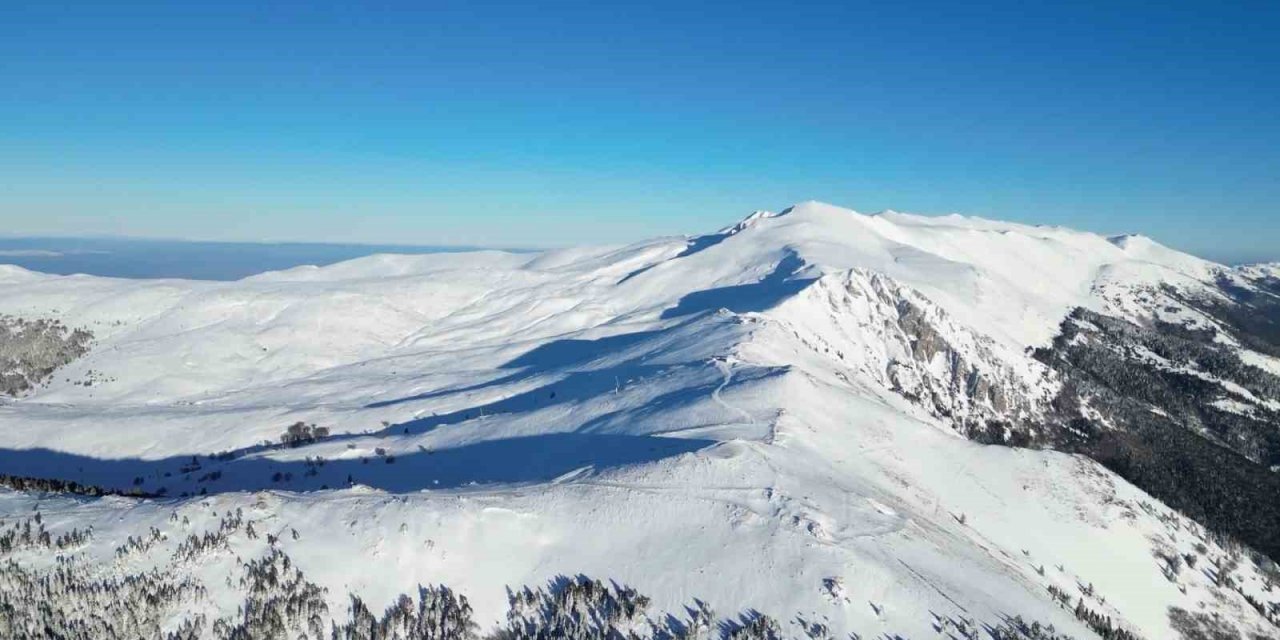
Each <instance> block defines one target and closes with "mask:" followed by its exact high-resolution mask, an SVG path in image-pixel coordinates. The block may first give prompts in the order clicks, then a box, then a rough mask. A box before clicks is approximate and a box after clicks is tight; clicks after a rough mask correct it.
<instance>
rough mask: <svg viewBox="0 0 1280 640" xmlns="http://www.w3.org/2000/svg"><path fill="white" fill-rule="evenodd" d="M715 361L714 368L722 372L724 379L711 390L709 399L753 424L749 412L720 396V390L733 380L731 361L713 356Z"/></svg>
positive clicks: (752, 418)
mask: <svg viewBox="0 0 1280 640" xmlns="http://www.w3.org/2000/svg"><path fill="white" fill-rule="evenodd" d="M715 363H716V368H717V369H720V373H722V374H724V381H723V382H721V383H720V386H718V387H716V388H715V390H714V391H712V392H711V399H712V400H714V401H715V402H716V404H718V405H720V406H722V407H724V408H725V409H727V410H728V411H729V412H730V413H736V414H738V415H740V416H742V417H743V418H745V419H746V422H747V424H750V425H754V424H755V423H756V419H755V417H753V416H752V415H751V414H750V413H747V412H746V411H745V410H743V409H741V408H739V407H735V406H733V405H731V404H729V403H728V402H725V401H724V399H723V398H721V397H720V391H721V390H723V389H724V388H725V387H727V386H729V383H730V382H732V381H733V363H731V362H730V361H729V360H728V359H727V358H726V359H720V358H715Z"/></svg>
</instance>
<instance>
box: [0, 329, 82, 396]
mask: <svg viewBox="0 0 1280 640" xmlns="http://www.w3.org/2000/svg"><path fill="white" fill-rule="evenodd" d="M92 341H93V334H92V333H91V332H89V331H87V330H85V329H68V328H67V327H66V326H65V325H63V324H62V323H61V322H59V321H58V320H48V319H43V318H41V319H37V320H28V319H25V318H19V317H14V316H8V315H0V394H4V395H8V396H15V397H16V396H19V395H22V394H23V393H26V392H27V391H30V390H31V389H32V388H34V387H35V386H37V385H39V384H40V383H41V382H43V381H44V380H45V379H46V378H48V377H49V375H50V374H52V373H53V372H54V371H55V370H56V369H58V368H59V367H61V366H63V365H65V364H67V363H68V362H71V361H72V360H75V359H76V358H79V357H80V356H82V355H84V354H85V353H87V352H88V351H89V345H90V343H91V342H92Z"/></svg>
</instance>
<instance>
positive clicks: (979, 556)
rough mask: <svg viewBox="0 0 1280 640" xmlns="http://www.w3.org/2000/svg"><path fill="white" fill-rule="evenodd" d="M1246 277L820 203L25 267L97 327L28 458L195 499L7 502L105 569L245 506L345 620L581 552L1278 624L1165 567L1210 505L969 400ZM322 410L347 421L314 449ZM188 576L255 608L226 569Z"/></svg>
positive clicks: (814, 617) (18, 301)
mask: <svg viewBox="0 0 1280 640" xmlns="http://www.w3.org/2000/svg"><path fill="white" fill-rule="evenodd" d="M1221 269H1224V268H1223V267H1220V266H1219V265H1214V264H1212V263H1207V262H1204V261H1201V260H1198V259H1196V258H1192V257H1191V256H1187V255H1185V254H1180V253H1177V252H1175V251H1172V250H1170V249H1168V248H1165V247H1161V246H1160V245H1158V244H1156V243H1154V242H1153V241H1151V240H1149V239H1146V238H1141V237H1135V236H1128V237H1125V238H1120V239H1115V238H1111V239H1109V238H1106V237H1103V236H1099V235H1095V234H1089V233H1082V232H1077V231H1072V230H1068V229H1062V228H1049V227H1031V226H1026V225H1018V224H1010V223H1001V222H994V221H988V220H982V219H977V218H965V217H961V216H946V217H942V218H929V217H923V216H915V215H909V214H901V213H896V212H885V213H882V214H878V215H863V214H859V213H856V212H854V211H850V210H847V209H842V208H838V207H834V206H831V205H826V204H821V203H815V202H808V203H802V204H799V205H796V206H794V207H791V208H789V209H787V210H785V211H783V212H781V213H769V212H757V213H756V214H753V215H752V216H751V217H749V218H747V219H746V220H744V221H743V222H741V223H739V224H737V225H733V226H730V227H727V228H725V229H724V230H722V231H720V232H718V233H715V234H711V235H707V236H699V237H694V238H667V239H660V240H655V241H650V242H644V243H639V244H636V245H631V246H624V247H601V248H586V249H568V250H558V251H550V252H546V253H542V254H518V255H517V254H508V253H502V252H477V253H472V254H435V255H424V256H397V255H378V256H371V257H368V258H362V259H359V260H352V261H349V262H344V263H340V264H336V265H332V266H328V267H323V268H315V267H300V268H296V269H290V270H287V271H281V272H274V273H267V274H262V275H258V276H254V277H250V278H246V279H244V280H241V281H237V282H227V283H209V282H190V281H179V280H158V281H136V280H115V279H105V278H93V277H86V276H68V277H63V276H48V275H43V274H35V273H31V272H27V271H23V270H21V269H17V268H7V267H0V313H3V314H10V315H15V316H23V317H30V318H58V319H60V320H61V321H62V322H65V323H66V324H68V325H69V326H76V327H85V328H88V329H90V330H92V331H93V332H94V335H95V337H96V342H95V344H94V345H93V348H92V350H90V351H89V352H88V353H87V354H85V355H83V356H82V357H80V358H79V359H77V360H75V361H73V362H71V363H70V364H67V365H65V366H64V367H63V368H61V369H59V370H58V371H57V372H56V373H55V375H54V377H53V379H52V380H51V381H50V383H49V384H48V385H47V386H46V387H43V388H40V389H37V390H35V391H34V392H32V393H30V394H29V395H27V396H26V397H24V398H22V399H20V400H17V401H14V402H9V403H7V404H3V405H0V468H2V469H3V470H4V472H5V473H10V474H15V475H30V476H49V475H50V474H56V475H57V476H59V477H62V478H64V479H69V480H77V481H80V482H87V483H93V484H99V485H102V486H107V487H114V488H121V489H127V488H129V487H134V486H136V487H138V488H139V489H141V490H145V491H147V492H151V493H164V494H165V496H166V497H162V498H152V499H147V500H141V501H131V500H127V499H124V498H105V499H101V500H96V501H89V502H81V501H79V500H72V499H70V498H56V497H32V496H24V495H18V494H0V513H14V514H16V513H19V512H29V511H31V509H32V508H33V506H34V505H35V504H36V503H39V506H40V509H41V511H42V512H43V513H44V514H46V517H48V518H49V519H50V521H51V522H53V523H54V524H55V525H56V526H71V525H75V526H81V527H83V526H85V525H86V524H92V525H93V526H94V530H95V532H96V535H98V536H99V537H100V538H101V539H102V540H105V541H109V542H110V543H111V544H104V545H101V546H102V549H106V550H108V551H107V552H105V553H104V552H102V551H101V550H97V551H95V550H89V551H87V552H86V553H87V554H88V556H89V559H90V560H91V561H95V562H102V563H104V565H105V564H109V563H110V562H111V558H110V553H109V550H110V549H113V548H114V547H115V545H118V544H120V543H121V542H122V541H123V540H124V539H125V537H126V536H128V535H132V534H135V533H137V532H138V531H139V530H142V531H145V530H147V528H148V527H152V526H155V527H157V528H159V529H160V530H162V531H164V532H166V535H167V536H168V538H167V540H168V541H169V542H167V543H165V544H164V545H161V548H163V549H169V548H170V547H172V546H173V544H176V541H177V540H179V539H181V538H183V537H185V536H186V535H187V534H188V533H191V532H195V531H197V530H199V529H200V527H202V526H216V523H217V521H218V520H217V517H215V516H214V515H212V514H213V513H214V512H223V513H225V512H227V511H228V510H232V509H235V508H237V507H242V508H244V509H246V510H247V511H249V512H250V513H251V517H252V518H254V519H256V520H257V521H260V522H262V523H263V524H264V525H266V526H268V527H270V528H271V529H272V530H273V531H283V530H286V529H295V530H297V531H299V532H300V533H301V535H300V537H298V538H297V539H296V540H295V539H291V538H287V537H286V538H284V539H283V540H282V542H281V544H282V546H283V548H284V549H285V550H286V551H287V552H288V553H289V554H290V556H291V557H292V558H293V559H294V561H295V562H296V563H297V565H298V566H299V567H301V568H302V569H303V570H304V571H305V572H306V573H307V575H308V576H309V578H310V579H312V580H314V581H316V582H318V583H320V584H322V585H325V586H329V587H331V590H330V596H331V597H332V598H333V602H331V603H330V608H331V610H333V611H338V612H340V611H345V607H346V605H347V602H346V601H345V593H346V592H347V591H348V590H350V591H353V592H355V593H358V594H360V595H361V596H362V597H363V598H364V599H365V600H366V601H368V602H370V603H371V605H374V606H375V607H376V608H381V607H382V606H384V605H385V604H386V603H389V602H390V601H391V600H392V598H393V597H394V596H395V595H396V594H399V593H401V592H408V591H411V590H413V589H414V588H415V586H416V585H417V584H436V583H443V584H447V585H449V586H450V587H452V588H454V589H455V590H457V591H459V592H461V593H464V594H466V595H467V596H468V597H469V598H470V599H471V601H472V603H473V604H474V606H475V608H476V611H477V613H478V615H479V616H480V617H481V618H483V619H484V620H485V621H487V622H491V623H493V624H497V622H498V621H499V618H500V617H501V615H502V614H503V613H504V612H505V610H506V605H507V596H506V592H505V590H504V589H505V587H507V586H512V587H515V586H518V585H525V584H529V585H537V584H541V583H544V582H545V581H546V580H548V579H551V578H553V577H555V576H557V575H576V574H580V573H581V574H586V575H589V576H593V577H599V578H602V579H613V580H617V581H619V582H625V583H628V584H630V585H632V586H634V587H636V588H638V589H640V590H641V591H642V592H644V593H646V594H649V595H651V596H653V597H654V598H655V604H656V605H658V606H659V607H660V608H664V609H667V610H673V611H675V610H680V607H682V606H684V605H688V604H690V603H691V602H692V600H693V599H694V598H701V599H704V600H706V601H708V602H710V603H711V604H713V605H714V606H715V607H716V608H717V610H718V611H720V612H722V613H725V614H728V613H731V612H737V611H745V610H747V609H751V608H754V609H756V610H759V611H762V612H766V613H769V614H771V615H774V616H775V617H777V618H778V619H779V620H784V621H787V622H788V623H789V624H791V625H792V626H791V627H790V628H791V629H792V632H794V633H796V634H797V635H798V634H799V630H798V626H796V625H798V623H797V622H796V621H797V620H799V619H804V620H810V621H821V622H822V623H823V624H826V625H829V626H830V628H831V629H832V631H834V632H838V633H841V634H847V633H850V632H857V633H860V634H863V636H862V637H867V638H870V637H881V636H888V637H895V636H894V634H900V635H901V636H902V637H910V638H931V637H935V636H936V635H937V627H936V624H937V618H936V617H935V615H963V616H966V617H969V618H976V619H979V620H983V621H990V622H993V623H998V622H999V621H1000V620H1001V619H1002V616H1009V615H1022V616H1024V617H1027V618H1028V619H1036V620H1041V621H1044V622H1051V623H1053V624H1055V625H1056V626H1057V627H1058V628H1059V629H1062V630H1065V631H1068V632H1069V633H1071V634H1072V635H1073V636H1075V637H1077V638H1088V637H1093V636H1092V632H1091V631H1089V630H1088V629H1087V627H1086V626H1084V624H1083V623H1081V622H1080V621H1078V620H1077V619H1076V617H1075V616H1074V615H1072V612H1071V610H1070V609H1071V608H1074V602H1075V600H1073V601H1072V604H1071V607H1069V608H1063V607H1060V606H1059V605H1058V604H1057V603H1056V602H1054V601H1053V600H1052V599H1051V598H1050V596H1049V594H1048V591H1047V589H1048V587H1049V586H1050V585H1052V586H1054V587H1055V589H1062V590H1064V591H1065V592H1068V593H1070V594H1072V597H1073V598H1076V599H1078V598H1080V597H1082V596H1083V597H1084V599H1085V600H1086V601H1087V602H1088V603H1089V607H1090V608H1092V609H1095V610H1096V611H1098V612H1101V613H1104V614H1105V615H1108V616H1112V617H1113V619H1114V620H1115V621H1116V623H1117V624H1118V625H1120V626H1122V627H1124V628H1126V629H1129V630H1132V631H1135V632H1137V633H1139V634H1141V636H1142V637H1145V638H1148V639H1149V640H1156V639H1162V638H1170V637H1174V635H1173V631H1172V630H1171V628H1170V626H1169V616H1168V613H1169V612H1168V609H1169V607H1170V606H1177V607H1181V608H1184V609H1188V610H1194V611H1210V612H1215V613H1220V614H1222V615H1224V616H1227V617H1228V618H1229V619H1230V620H1231V621H1232V623H1233V624H1235V625H1238V626H1239V627H1240V628H1241V629H1246V630H1254V631H1256V632H1258V633H1262V634H1264V636H1265V635H1268V634H1273V633H1275V632H1276V629H1275V628H1274V627H1272V626H1270V624H1269V623H1268V622H1267V621H1266V620H1265V619H1263V618H1262V617H1261V616H1260V615H1258V614H1257V613H1256V612H1255V611H1254V609H1253V608H1251V607H1249V606H1248V605H1245V604H1242V603H1243V602H1244V601H1243V600H1242V597H1243V596H1241V595H1240V594H1239V593H1237V592H1235V591H1231V590H1227V589H1221V588H1218V586H1216V585H1214V584H1212V582H1213V581H1212V580H1211V579H1210V578H1209V577H1206V576H1205V575H1201V573H1199V572H1192V571H1184V572H1183V573H1181V574H1178V575H1175V576H1174V577H1173V578H1166V576H1165V575H1164V573H1165V571H1166V568H1165V567H1164V565H1162V564H1161V561H1160V560H1159V559H1158V557H1157V555H1156V552H1157V551H1159V550H1161V549H1166V548H1176V549H1178V553H1185V552H1186V551H1187V550H1188V549H1190V546H1191V545H1193V544H1195V542H1194V541H1193V539H1195V538H1196V537H1197V536H1203V535H1204V534H1203V532H1202V531H1200V530H1199V529H1198V528H1197V525H1195V524H1194V523H1191V522H1190V521H1187V520H1186V519H1184V518H1181V516H1178V515H1176V514H1174V513H1172V512H1171V511H1170V510H1169V509H1168V508H1166V507H1164V506H1162V505H1160V504H1159V503H1158V502H1157V501H1155V500H1153V499H1152V498H1150V497H1149V496H1147V495H1146V494H1144V493H1143V492H1141V491H1139V490H1138V489H1136V488H1134V487H1132V486H1130V485H1128V484H1127V483H1125V482H1124V481H1123V480H1121V479H1119V478H1118V477H1116V476H1114V475H1113V474H1111V473H1109V472H1107V471H1105V470H1103V469H1102V468H1101V467H1100V466H1098V465H1096V464H1094V463H1092V462H1090V461H1087V460H1085V459H1083V458H1078V457H1073V456H1069V455H1065V454H1059V453H1052V452H1042V451H1032V450H1017V449H1009V448H1003V447H987V446H981V445H978V444H975V443H972V442H969V441H967V440H964V439H962V438H960V437H959V436H957V435H956V433H955V432H954V431H953V430H952V422H950V420H951V419H959V418H963V417H966V416H971V417H973V418H974V419H975V420H976V419H979V418H984V417H989V416H993V415H996V414H1000V415H1010V414H1013V415H1020V416H1024V417H1027V418H1031V417H1034V416H1035V415H1037V413H1038V412H1040V411H1042V410H1043V408H1044V407H1045V405H1046V404H1047V403H1048V402H1050V401H1051V400H1052V397H1053V395H1054V393H1055V392H1056V391H1057V388H1058V384H1059V383H1058V381H1057V380H1056V379H1055V377H1054V376H1053V374H1052V373H1051V372H1050V371H1048V370H1047V369H1046V367H1045V366H1044V365H1041V364H1040V363H1039V362H1037V361H1035V360H1033V359H1032V358H1030V357H1029V356H1028V349H1029V348H1032V347H1037V346H1042V345H1045V344H1047V343H1049V342H1050V341H1051V340H1052V338H1053V336H1054V335H1055V334H1056V333H1057V330H1058V326H1059V324H1060V323H1061V322H1062V319H1063V318H1064V317H1065V316H1066V314H1067V313H1068V312H1069V311H1070V310H1071V309H1073V308H1076V307H1086V308H1091V309H1098V310H1112V311H1116V310H1118V309H1119V307H1120V305H1121V304H1128V305H1129V308H1126V309H1123V313H1125V314H1130V315H1134V316H1139V315H1150V313H1152V312H1151V311H1150V310H1149V309H1143V305H1142V304H1141V303H1138V302H1133V297H1132V296H1134V295H1137V294H1136V293H1134V292H1140V291H1142V290H1144V288H1146V287H1152V286H1156V285H1159V284H1161V283H1167V282H1176V283H1183V284H1186V283H1196V282H1209V281H1212V280H1213V279H1214V278H1216V277H1217V276H1218V275H1219V273H1220V270H1221ZM1187 286H1189V285H1187ZM1251 357H1254V358H1256V361H1255V362H1252V363H1251V364H1255V365H1256V366H1260V367H1268V366H1274V362H1273V361H1272V360H1268V359H1265V358H1264V357H1263V356H1260V355H1257V356H1251ZM91 371H92V372H101V374H100V375H96V376H94V379H95V380H98V382H94V383H93V384H90V385H87V386H86V385H85V384H83V381H84V380H86V379H88V377H89V376H90V374H89V372H91ZM913 398H915V399H917V400H913ZM922 398H931V400H930V401H929V402H924V401H923V400H920V399H922ZM1259 402H1263V400H1259ZM297 421H303V422H305V423H308V424H316V425H320V426H323V427H325V428H327V429H329V432H330V435H329V436H328V437H327V438H323V439H321V440H319V441H318V442H315V443H310V444H306V445H304V446H301V447H297V448H287V447H282V446H280V445H279V444H278V442H279V438H280V435H281V433H282V432H283V431H284V430H285V429H286V428H287V427H288V426H289V425H290V424H293V423H294V422H297ZM214 454H223V455H221V456H218V457H213V456H214ZM193 458H194V459H193ZM215 472H216V474H217V475H216V477H212V479H211V476H212V475H213V474H214V473H215ZM201 494H204V495H201ZM184 495H186V496H188V497H183V496H184ZM173 513H177V514H180V515H181V516H184V517H187V521H188V522H187V524H183V525H178V524H175V523H174V521H173V519H172V516H171V514H173ZM210 523H212V524H210ZM237 544H240V545H242V546H238V547H236V549H237V553H242V554H249V555H251V552H252V551H253V550H254V549H257V550H259V551H260V550H261V549H260V548H261V543H259V542H253V543H251V542H248V541H242V542H240V543H237ZM255 545H257V546H255ZM95 548H96V547H95ZM1218 553H1225V552H1222V551H1221V550H1218ZM95 554H97V555H95ZM1206 562H1207V560H1206ZM181 570H182V571H187V572H190V574H191V575H194V576H197V577H199V578H200V579H202V580H204V581H205V582H206V584H208V585H210V589H211V594H212V595H211V600H210V601H209V602H208V603H206V604H204V605H201V606H207V607H208V608H209V610H211V611H224V612H225V611H226V610H228V608H229V609H230V610H234V608H235V606H236V604H238V603H237V602H236V601H235V596H234V594H233V593H228V592H225V591H219V587H218V585H222V584H223V582H224V578H225V575H222V574H220V573H219V572H225V571H227V570H228V569H227V566H226V564H225V563H223V564H221V565H219V564H216V563H215V564H205V565H198V566H184V567H182V568H181ZM1255 577H1256V576H1255ZM832 581H835V582H832ZM831 584H839V585H840V588H839V589H838V590H836V591H833V590H832V588H831V586H830V585H831ZM1260 584H1261V582H1258V585H1255V586H1256V587H1257V588H1256V589H1255V587H1254V586H1250V587H1249V589H1252V590H1251V591H1248V593H1254V590H1256V591H1257V593H1258V594H1261V593H1262V591H1261V587H1260ZM1088 585H1092V586H1089V587H1088V588H1087V589H1086V586H1088ZM837 591H838V594H837ZM1086 591H1087V593H1086ZM1259 597H1262V596H1259Z"/></svg>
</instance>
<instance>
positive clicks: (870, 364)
mask: <svg viewBox="0 0 1280 640" xmlns="http://www.w3.org/2000/svg"><path fill="white" fill-rule="evenodd" d="M771 315H773V316H774V317H776V318H778V319H780V320H781V321H782V323H783V324H784V325H785V326H787V327H788V328H790V330H791V331H793V332H794V333H795V334H796V335H797V336H798V337H799V338H800V339H801V341H802V342H803V343H804V344H805V345H807V346H808V347H809V348H810V349H812V350H813V351H814V352H815V353H817V354H819V355H821V356H823V357H826V358H831V359H834V360H837V361H838V362H840V363H841V364H842V365H843V366H844V367H845V368H847V369H848V370H849V374H850V377H851V378H852V377H857V376H862V377H863V379H866V378H870V379H872V380H874V381H876V382H878V383H879V384H880V385H882V386H883V387H884V388H885V389H887V390H889V391H892V392H894V393H896V394H898V395H901V396H903V397H905V398H907V399H908V400H911V401H912V402H913V403H915V404H916V405H918V406H919V407H921V408H922V409H923V410H925V411H926V412H928V413H929V414H930V415H932V416H934V417H936V418H939V419H942V420H943V421H944V422H947V423H949V424H951V425H952V427H953V428H955V429H956V430H957V431H960V432H961V433H964V434H966V435H968V436H970V437H972V438H974V439H977V440H981V441H988V442H998V443H1012V444H1019V445H1028V444H1031V443H1032V442H1035V441H1038V440H1041V439H1044V438H1045V437H1047V436H1048V435H1049V433H1048V432H1047V431H1046V430H1045V429H1044V428H1043V425H1044V423H1045V421H1046V420H1047V419H1048V414H1049V413H1050V410H1049V409H1050V408H1049V404H1050V402H1051V401H1052V399H1053V397H1054V395H1055V394H1056V393H1057V389H1058V383H1057V381H1056V379H1055V377H1054V376H1053V374H1052V372H1051V371H1050V370H1049V368H1048V367H1045V366H1044V365H1043V364H1041V363H1039V362H1036V361H1034V360H1031V359H1029V358H1027V357H1025V355H1024V354H1022V353H1020V352H1018V351H1010V350H1008V349H1006V348H1002V347H1001V346H1000V345H998V344H996V343H995V342H994V341H992V340H991V339H989V338H987V337H985V336H982V335H980V334H978V333H975V332H974V331H972V330H970V329H969V328H967V327H964V326H963V325H961V324H960V323H957V322H955V321H953V320H952V319H951V318H950V317H949V316H948V314H947V313H946V312H945V311H944V310H943V309H942V308H940V307H939V306H938V305H936V304H934V303H933V302H931V301H930V300H928V299H927V298H925V297H924V296H922V295H921V294H920V293H918V292H916V291H915V290H913V289H911V288H909V287H905V286H903V285H901V284H900V283H898V282H896V281H894V280H893V279H892V278H889V277H887V276H884V275H882V274H878V273H867V272H863V271H860V270H853V271H850V272H848V273H845V274H842V275H834V276H827V277H824V278H821V279H819V280H818V281H817V282H816V283H815V284H814V285H812V286H811V287H810V288H809V289H807V290H806V291H804V292H803V293H802V294H801V295H800V296H798V297H797V299H796V300H794V301H788V302H787V303H786V304H784V305H782V306H781V307H780V308H779V309H778V310H776V311H775V312H772V313H771Z"/></svg>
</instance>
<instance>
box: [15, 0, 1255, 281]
mask: <svg viewBox="0 0 1280 640" xmlns="http://www.w3.org/2000/svg"><path fill="white" fill-rule="evenodd" d="M787 4H788V3H778V2H755V1H753V0H742V1H739V2H734V3H690V2H687V1H685V2H678V3H667V2H647V3H643V5H641V4H637V5H635V6H630V7H626V6H610V3H600V2H593V3H554V2H553V3H480V2H468V3H449V2H404V3H400V2H380V3H349V2H347V3H325V2H308V3H302V2H296V3H291V2H275V3H261V2H240V1H238V0H226V1H224V2H221V3H172V2H164V3H154V4H150V3H137V2H118V3H102V2H85V3H80V4H77V3H47V2H42V3H35V2H30V3H28V2H24V1H21V0H19V1H17V2H12V1H11V2H6V3H3V5H0V176H3V178H0V225H2V227H3V231H4V232H5V233H9V234H113V235H129V236H151V237H180V238H194V239H209V240H299V241H340V242H379V243H390V242H394V243H424V244H454V243H456V244H486V245H500V246H509V245H520V246H546V245H562V244H577V243H583V242H622V241H628V240H634V239H639V238H642V237H647V236H653V235H661V234H678V233H697V232H703V231H710V230H713V229H714V228H716V227H719V226H721V225H724V224H729V223H731V222H733V221H735V220H736V219H738V218H739V217H742V216H744V215H746V214H747V213H749V212H750V211H751V210H753V209H778V208H781V207H784V206H786V205H788V204H791V203H793V202H796V201H801V200H807V199H818V200H825V201H829V202H834V203H836V204H841V205H844V206H850V207H853V208H856V209H859V210H862V211H868V212H869V211H876V210H880V209H885V208H893V209H898V210H904V211H917V212H923V213H947V212H953V211H957V212H962V213H968V214H973V215H981V216H985V217H993V218H1004V219H1014V220H1020V221H1026V222H1033V223H1046V224H1063V225H1069V226H1074V227H1080V228H1085V229H1091V230H1096V231H1100V232H1105V233H1118V232H1129V231H1138V232H1143V233H1146V234H1148V235H1151V236H1153V237H1155V238H1157V239H1160V240H1162V241H1164V242H1166V243H1168V244H1170V245H1173V246H1176V247H1179V248H1185V249H1189V250H1192V251H1196V252H1199V253H1202V254H1210V255H1212V256H1213V257H1217V258H1221V259H1258V258H1264V257H1269V258H1276V259H1280V81H1277V77H1278V76H1277V74H1278V73H1280V71H1278V70H1280V44H1277V43H1280V38H1278V37H1277V36H1276V33H1277V32H1280V3H1275V2H1270V3H1256V4H1250V3H1231V4H1230V6H1224V5H1223V4H1220V3H1213V2H1201V3H1195V4H1178V3H1167V2H1166V3H1154V2H1153V3H1125V2H1107V3H1088V2H1083V3H1061V4H1062V5H1063V6H1060V7H1047V6H1046V7H1037V6H1032V5H1035V4H1038V3H1023V2H1018V3H1012V2H1010V3H995V4H985V5H982V6H966V3H946V4H928V3H859V2H846V3H821V4H814V5H810V6H808V7H793V6H787ZM836 4H839V6H831V5H836ZM1055 4H1056V3H1055ZM1068 4H1070V6H1066V5H1068ZM55 5H56V6H55ZM264 5H269V6H264ZM357 5H358V6H357Z"/></svg>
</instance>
